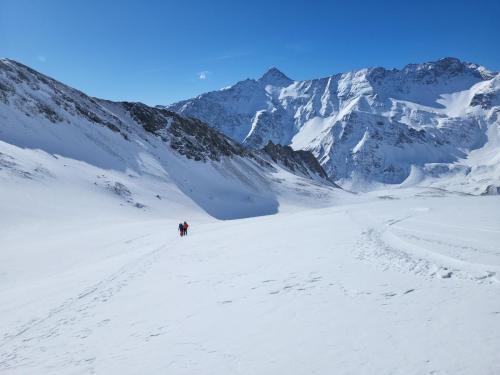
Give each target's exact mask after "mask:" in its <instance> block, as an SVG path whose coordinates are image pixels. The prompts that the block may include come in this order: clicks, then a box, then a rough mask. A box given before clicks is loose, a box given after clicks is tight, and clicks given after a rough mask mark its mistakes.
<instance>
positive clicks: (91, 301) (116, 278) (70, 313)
mask: <svg viewBox="0 0 500 375" xmlns="http://www.w3.org/2000/svg"><path fill="white" fill-rule="evenodd" d="M144 237H147V235H144V236H140V237H138V238H134V239H131V240H128V241H126V243H131V242H133V241H135V240H137V239H139V238H144ZM167 246H168V245H167V244H164V245H161V246H159V247H158V246H155V247H154V249H153V250H151V251H149V252H147V253H146V254H143V255H141V256H140V257H139V258H136V259H134V260H132V261H130V262H128V263H126V264H125V265H124V266H122V267H121V268H120V269H119V270H118V271H116V272H115V273H113V274H111V275H109V276H108V277H106V278H104V279H102V280H101V281H99V282H97V283H95V284H93V285H92V286H89V287H88V288H85V289H84V290H82V291H81V292H80V293H78V294H77V295H75V296H74V297H71V298H69V299H67V300H65V301H64V302H63V303H62V304H61V305H59V306H57V307H55V308H53V309H52V310H50V311H49V313H48V314H47V315H46V316H45V317H42V318H36V319H33V320H31V321H29V322H27V323H25V324H24V325H22V326H21V327H19V328H18V329H17V330H16V332H15V333H10V334H9V333H7V334H5V335H4V337H3V338H2V341H1V342H0V349H2V348H4V347H5V346H7V345H10V346H11V348H10V349H9V350H8V351H6V352H2V353H1V354H0V371H2V370H7V369H13V368H16V367H20V366H29V365H30V362H31V361H30V358H29V353H30V352H31V351H32V350H34V349H36V348H40V347H43V344H44V342H45V341H47V340H49V339H50V338H52V337H55V336H59V335H62V334H65V332H67V331H68V330H71V329H72V327H73V326H74V325H76V324H77V323H79V322H81V321H82V320H84V319H85V318H87V317H90V316H91V311H92V309H94V308H95V307H97V306H98V305H100V304H102V303H105V302H107V301H108V300H110V299H111V298H113V296H115V295H116V294H118V293H119V292H120V291H121V290H122V289H123V288H125V287H126V286H127V285H129V284H130V283H131V282H133V281H134V280H135V279H136V278H138V277H140V276H142V275H143V274H145V273H146V272H147V271H148V270H149V268H150V267H151V266H152V265H153V264H154V263H155V262H156V261H157V260H158V258H159V257H160V256H161V255H162V254H164V253H165V250H166V248H167ZM87 329H88V331H87V332H82V334H83V335H87V336H88V335H90V334H91V332H92V330H91V329H90V328H87Z"/></svg>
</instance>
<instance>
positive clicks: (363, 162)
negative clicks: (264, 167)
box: [167, 58, 500, 193]
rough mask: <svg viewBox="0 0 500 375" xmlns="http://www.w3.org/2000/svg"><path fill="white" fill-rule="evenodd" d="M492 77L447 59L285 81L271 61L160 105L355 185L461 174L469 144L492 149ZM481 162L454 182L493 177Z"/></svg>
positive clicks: (472, 183) (495, 123)
mask: <svg viewBox="0 0 500 375" xmlns="http://www.w3.org/2000/svg"><path fill="white" fill-rule="evenodd" d="M499 79H500V76H499V74H498V73H493V72H489V71H488V70H487V69H485V68H484V67H481V66H478V65H475V64H471V63H466V62H462V61H460V60H458V59H455V58H445V59H441V60H438V61H435V62H429V63H423V64H411V65H408V66H406V67H404V68H403V69H401V70H397V69H393V70H387V69H384V68H370V69H362V70H359V71H352V72H348V73H342V74H337V75H334V76H331V77H327V78H321V79H314V80H307V81H292V80H291V79H289V78H287V77H286V76H284V75H283V73H281V72H279V71H278V70H277V69H275V68H273V69H271V70H270V71H269V72H267V73H266V74H265V75H264V76H263V77H261V78H259V79H257V80H251V79H247V80H245V81H241V82H238V83H237V84H235V85H234V86H232V87H229V88H225V89H222V90H219V91H214V92H209V93H206V94H203V95H200V96H198V97H196V98H194V99H189V100H185V101H182V102H179V103H175V104H172V105H169V106H167V108H169V109H171V110H174V111H177V112H179V113H182V114H186V115H189V116H193V117H197V118H199V119H201V120H203V121H205V122H207V123H208V124H209V125H211V126H213V127H214V128H216V129H218V130H220V131H222V132H223V133H224V134H226V135H228V136H230V137H232V138H233V139H235V140H237V141H239V142H242V143H244V144H248V145H251V146H253V147H262V146H264V145H265V144H267V142H268V141H269V140H271V141H272V142H274V143H280V144H285V145H291V146H292V147H293V148H295V149H306V150H311V151H312V152H313V153H314V155H315V156H316V157H317V158H318V159H319V160H320V162H321V164H322V165H323V167H324V168H325V170H326V171H327V173H328V174H329V175H330V177H331V178H333V179H335V180H337V181H339V182H340V183H342V184H344V186H348V187H355V188H363V187H366V183H369V184H371V185H372V186H376V183H390V184H399V183H402V182H403V181H404V180H406V179H407V178H408V177H410V175H411V173H412V168H413V167H415V168H418V169H419V170H420V171H421V172H422V173H423V175H422V176H421V178H420V180H422V179H423V178H424V177H426V176H430V177H435V176H436V175H444V177H446V178H448V177H450V175H455V177H457V178H461V177H463V174H464V173H463V171H464V170H466V171H468V169H467V167H468V166H470V165H471V164H473V163H475V162H481V161H482V157H480V158H475V159H474V158H472V159H469V156H470V153H471V151H472V150H480V149H483V148H485V149H489V150H490V151H491V150H492V149H496V150H497V153H498V148H497V143H496V135H497V134H498V127H499V126H500V125H499V124H500V120H499V117H498V112H499V111H500V107H499V106H500V102H499V99H498V98H499V97H500V94H499V93H500V88H499V86H498V81H499ZM488 152H489V151H488ZM479 159H481V160H479ZM491 161H492V160H491V159H488V160H487V161H486V165H483V164H480V165H477V168H479V169H489V170H490V171H491V173H487V174H481V177H479V176H476V174H475V173H476V171H472V172H473V176H467V178H461V180H462V182H463V183H464V184H463V185H464V186H463V190H464V191H469V192H474V193H481V192H484V191H485V190H486V189H487V187H488V185H491V184H493V185H495V186H500V182H499V177H500V175H499V174H498V167H496V166H491V165H490V164H489V163H490V162H491ZM494 164H495V163H494ZM495 165H496V164H495ZM466 174H468V172H467V173H466ZM411 177H412V179H413V180H415V178H414V176H411ZM420 180H419V181H420ZM479 181H482V182H479ZM374 183H375V184H374ZM407 183H409V181H408V182H407ZM452 185H453V186H455V187H456V183H454V184H452Z"/></svg>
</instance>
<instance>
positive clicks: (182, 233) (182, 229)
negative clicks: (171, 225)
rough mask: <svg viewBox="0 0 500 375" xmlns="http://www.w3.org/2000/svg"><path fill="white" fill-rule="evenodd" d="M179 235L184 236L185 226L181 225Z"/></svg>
mask: <svg viewBox="0 0 500 375" xmlns="http://www.w3.org/2000/svg"><path fill="white" fill-rule="evenodd" d="M179 234H180V236H181V237H182V236H184V224H182V223H179Z"/></svg>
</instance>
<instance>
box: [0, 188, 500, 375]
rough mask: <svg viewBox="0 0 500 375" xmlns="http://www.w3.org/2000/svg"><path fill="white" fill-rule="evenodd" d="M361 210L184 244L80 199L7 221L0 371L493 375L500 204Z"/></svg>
mask: <svg viewBox="0 0 500 375" xmlns="http://www.w3.org/2000/svg"><path fill="white" fill-rule="evenodd" d="M20 193H22V192H20ZM40 194H42V192H40ZM437 196H439V198H436V197H437ZM45 197H47V198H48V197H50V192H45ZM368 198H369V199H365V200H364V202H357V204H351V205H346V204H341V205H337V207H331V208H325V209H316V210H305V211H300V212H295V213H288V214H286V213H279V214H277V215H271V216H263V217H259V218H253V219H245V220H234V221H224V222H220V221H219V222H216V221H211V220H207V219H206V218H203V217H197V216H195V215H193V214H192V212H190V211H189V209H188V208H187V207H186V209H185V210H184V213H188V214H189V218H192V220H190V222H191V231H190V234H189V236H188V237H187V238H179V237H178V236H177V234H176V233H175V229H174V227H175V223H176V222H175V221H174V220H171V219H170V218H169V217H164V218H160V217H158V216H157V217H155V216H154V215H152V214H151V213H150V212H149V213H148V212H142V211H139V212H137V213H134V211H129V212H126V210H122V211H119V210H118V209H117V208H116V207H115V208H114V209H113V210H111V205H110V204H108V203H106V205H105V206H102V205H101V204H100V205H99V206H97V205H95V204H96V202H93V203H92V202H91V201H90V200H89V198H88V197H86V195H85V194H83V192H82V194H79V199H78V200H77V201H74V202H73V204H67V205H68V206H70V207H71V208H72V209H74V210H77V211H78V213H79V214H78V217H79V220H76V218H74V219H72V220H70V221H67V220H65V219H62V218H59V219H58V218H56V216H57V214H58V213H60V212H61V208H60V207H58V206H57V205H56V206H55V210H47V212H45V213H44V215H43V220H38V221H37V223H36V225H31V226H25V225H23V226H22V229H21V228H19V226H18V227H17V228H14V227H10V228H9V227H8V224H9V222H10V220H8V219H6V216H5V215H2V216H1V217H0V224H1V228H2V235H1V236H0V246H1V248H2V252H0V271H1V273H0V277H1V282H0V300H1V301H2V304H1V305H0V332H1V336H0V373H2V374H9V375H10V374H27V375H30V374H45V373H50V374H92V373H94V374H123V375H125V374H138V373H148V374H175V375H182V374H207V375H210V374H233V373H239V374H248V375H250V374H290V375H293V374H297V375H299V374H312V373H317V374H325V373H326V374H331V373H333V374H387V373H389V374H428V373H435V374H454V375H470V374H478V375H496V374H498V372H499V371H500V357H499V356H498V351H499V350H500V300H499V298H498V295H499V291H500V289H499V285H500V284H499V282H498V275H499V272H500V255H499V252H498V243H499V242H500V232H499V231H498V228H499V227H500V216H499V213H498V209H497V207H498V205H499V203H500V202H499V197H457V196H451V195H449V194H443V193H442V192H441V191H439V190H424V191H417V190H416V191H406V190H401V189H400V190H396V191H389V192H378V193H377V194H373V195H372V196H371V197H368ZM102 200H104V199H101V201H102ZM2 206H3V205H2ZM99 207H102V208H103V209H104V212H103V214H102V215H101V216H102V217H100V218H95V219H93V220H86V219H85V214H86V213H87V212H90V211H91V209H94V210H96V211H95V212H98V208H99ZM26 208H27V207H26ZM66 209H67V210H68V209H69V208H68V207H67V208H66ZM82 209H83V210H82ZM17 210H18V208H17V209H16V210H14V212H17ZM53 211H56V212H55V213H54V212H53ZM31 212H32V214H31V215H33V213H36V212H38V213H39V211H38V210H37V207H32V209H31ZM167 212H168V211H167ZM20 216H22V218H21V217H17V218H16V217H14V218H15V222H16V223H23V224H24V220H26V218H29V217H30V214H23V215H20ZM21 219H22V220H21ZM80 219H81V220H80ZM5 224H7V228H5Z"/></svg>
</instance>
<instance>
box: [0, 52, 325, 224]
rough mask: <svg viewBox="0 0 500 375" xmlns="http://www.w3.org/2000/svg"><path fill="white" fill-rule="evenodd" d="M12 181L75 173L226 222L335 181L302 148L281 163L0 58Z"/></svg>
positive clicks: (0, 107) (195, 126) (5, 154)
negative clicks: (196, 209)
mask: <svg viewBox="0 0 500 375" xmlns="http://www.w3.org/2000/svg"><path fill="white" fill-rule="evenodd" d="M61 167H67V168H61ZM69 170H72V172H71V171H69ZM16 178H17V179H19V178H24V179H25V180H28V181H29V180H41V181H45V182H47V181H50V180H53V181H58V182H59V185H58V187H60V186H62V185H64V183H63V182H64V181H66V182H67V181H69V180H75V179H76V180H79V183H78V184H77V185H78V186H80V187H87V188H88V189H89V190H88V191H91V190H95V191H96V193H100V192H106V193H112V194H115V195H116V196H117V199H118V202H121V203H122V204H125V205H129V206H134V207H137V208H141V209H153V207H159V208H158V209H161V202H160V201H161V200H170V201H181V202H184V203H182V204H181V205H183V206H189V205H190V204H191V205H192V203H189V201H190V200H193V201H194V202H196V204H197V205H199V206H200V207H202V208H203V209H204V210H205V211H206V212H208V213H209V214H211V215H212V216H215V217H218V218H224V219H227V218H236V217H245V216H254V215H259V214H270V213H274V212H276V211H277V210H278V207H279V205H280V204H281V203H282V200H286V199H292V200H293V201H297V202H300V201H301V200H302V199H304V200H305V201H307V200H308V197H311V196H320V197H323V198H326V197H328V196H329V194H330V192H331V190H332V187H334V184H333V183H332V182H330V181H328V179H327V177H326V174H325V172H324V170H323V169H322V167H321V166H320V165H319V163H318V162H317V161H316V159H315V158H314V157H313V156H312V155H311V154H310V153H306V154H303V153H296V152H293V155H291V156H290V160H289V162H288V161H284V160H282V159H279V158H276V157H275V152H273V153H270V150H267V151H266V150H261V151H258V150H252V149H249V148H247V147H244V146H242V145H240V144H239V143H237V142H235V141H233V140H231V139H229V138H228V137H226V136H224V135H223V134H221V133H219V132H217V131H216V130H214V129H213V128H211V127H209V126H207V125H205V124H204V123H202V122H201V121H200V120H197V119H192V118H186V117H184V116H182V115H179V114H177V113H174V112H172V111H169V110H166V109H160V108H151V107H148V106H146V105H144V104H142V103H129V102H111V101H107V100H101V99H96V98H91V97H89V96H87V95H85V94H84V93H82V92H80V91H78V90H75V89H73V88H71V87H68V86H66V85H64V84H62V83H60V82H58V81H56V80H54V79H51V78H49V77H47V76H45V75H43V74H40V73H38V72H36V71H34V70H33V69H31V68H29V67H27V66H24V65H22V64H20V63H18V62H15V61H12V60H8V59H2V60H0V179H2V181H3V183H5V184H8V183H12V181H13V180H15V179H16ZM73 182H74V181H73ZM5 186H6V185H4V187H5ZM84 190H85V189H84ZM34 191H35V192H36V191H38V189H35V190H34ZM293 197H299V198H300V197H301V198H300V199H294V198H293ZM326 200H328V199H326ZM305 201H304V204H307V203H305ZM320 201H321V200H317V203H316V204H324V203H320ZM309 204H312V203H309Z"/></svg>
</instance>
